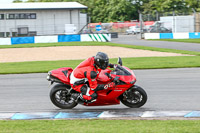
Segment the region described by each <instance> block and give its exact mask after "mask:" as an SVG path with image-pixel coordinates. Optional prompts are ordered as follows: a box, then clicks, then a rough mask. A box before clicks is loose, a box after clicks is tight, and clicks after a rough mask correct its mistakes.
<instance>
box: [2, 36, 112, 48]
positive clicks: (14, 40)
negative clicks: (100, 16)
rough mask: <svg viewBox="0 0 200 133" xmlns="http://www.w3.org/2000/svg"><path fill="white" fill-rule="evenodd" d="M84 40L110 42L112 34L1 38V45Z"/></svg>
mask: <svg viewBox="0 0 200 133" xmlns="http://www.w3.org/2000/svg"><path fill="white" fill-rule="evenodd" d="M80 41H81V42H83V41H97V42H109V41H111V35H110V34H81V35H78V34H76V35H57V36H33V37H12V38H0V45H14V44H27V43H56V42H80Z"/></svg>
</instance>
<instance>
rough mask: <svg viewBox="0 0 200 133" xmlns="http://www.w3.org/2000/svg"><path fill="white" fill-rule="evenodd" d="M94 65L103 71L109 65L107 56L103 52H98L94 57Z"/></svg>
mask: <svg viewBox="0 0 200 133" xmlns="http://www.w3.org/2000/svg"><path fill="white" fill-rule="evenodd" d="M94 63H95V64H96V65H97V66H98V67H99V68H101V69H103V70H105V69H106V68H107V67H108V64H109V58H108V55H107V54H105V53H103V52H98V53H97V54H96V56H95V57H94Z"/></svg>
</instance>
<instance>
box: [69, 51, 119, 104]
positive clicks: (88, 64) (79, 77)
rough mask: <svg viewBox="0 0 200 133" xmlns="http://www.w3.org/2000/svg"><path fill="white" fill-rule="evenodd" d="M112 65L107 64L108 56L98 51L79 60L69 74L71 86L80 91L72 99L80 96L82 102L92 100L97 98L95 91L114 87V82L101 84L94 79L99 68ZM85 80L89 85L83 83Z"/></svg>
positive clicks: (111, 66) (99, 70) (111, 65)
mask: <svg viewBox="0 0 200 133" xmlns="http://www.w3.org/2000/svg"><path fill="white" fill-rule="evenodd" d="M114 66H115V65H113V64H109V58H108V56H107V54H105V53H103V52H98V53H97V54H96V56H93V57H90V58H88V59H86V60H84V61H83V62H81V63H80V64H79V65H78V66H77V67H76V68H75V69H74V70H73V72H72V74H71V75H70V84H71V87H72V88H73V89H74V90H76V91H78V92H80V96H78V95H77V96H75V98H74V99H75V100H77V99H78V98H79V97H80V98H81V99H82V100H83V101H84V102H94V101H96V99H97V93H96V91H99V90H103V89H107V88H112V87H114V86H115V83H114V82H111V83H109V84H106V85H105V84H104V85H103V84H97V80H96V79H97V78H98V75H99V73H100V72H101V70H105V69H106V68H107V67H110V68H113V67H114ZM86 81H88V83H89V86H88V85H87V84H86V83H85V82H86Z"/></svg>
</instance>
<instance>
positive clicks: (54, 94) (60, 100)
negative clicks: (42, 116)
mask: <svg viewBox="0 0 200 133" xmlns="http://www.w3.org/2000/svg"><path fill="white" fill-rule="evenodd" d="M70 88H71V87H70V86H67V85H64V84H56V85H55V86H54V87H53V88H52V89H51V91H50V99H51V102H52V103H53V104H54V105H55V106H57V107H59V108H61V109H72V108H74V107H75V106H76V105H77V103H76V102H75V101H74V100H72V99H71V94H70V93H69V89H70Z"/></svg>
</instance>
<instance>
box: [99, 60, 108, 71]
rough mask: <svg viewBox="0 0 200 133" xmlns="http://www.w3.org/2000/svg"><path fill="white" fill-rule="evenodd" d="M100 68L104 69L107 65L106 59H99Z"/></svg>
mask: <svg viewBox="0 0 200 133" xmlns="http://www.w3.org/2000/svg"><path fill="white" fill-rule="evenodd" d="M100 64H101V65H100V68H101V69H103V70H105V69H106V68H107V67H108V64H109V61H108V60H106V61H105V60H104V61H100Z"/></svg>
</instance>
